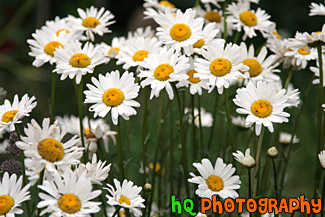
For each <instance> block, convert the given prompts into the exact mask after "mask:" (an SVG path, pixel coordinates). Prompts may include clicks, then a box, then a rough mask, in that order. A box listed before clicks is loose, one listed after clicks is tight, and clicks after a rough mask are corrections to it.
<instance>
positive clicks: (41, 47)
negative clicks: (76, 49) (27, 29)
mask: <svg viewBox="0 0 325 217" xmlns="http://www.w3.org/2000/svg"><path fill="white" fill-rule="evenodd" d="M32 37H33V39H28V40H27V43H28V44H29V48H30V49H31V52H29V53H28V55H29V56H32V57H35V60H34V61H33V66H35V67H41V66H42V65H43V64H44V63H47V62H49V63H50V64H53V63H55V62H56V58H55V57H54V51H55V50H56V49H58V48H62V49H64V48H65V47H66V46H67V45H68V44H69V43H70V37H69V35H68V34H66V32H64V31H63V32H61V33H60V34H59V35H58V36H57V35H56V34H55V32H53V31H51V30H49V29H42V30H39V29H37V30H36V31H35V33H33V34H32Z"/></svg>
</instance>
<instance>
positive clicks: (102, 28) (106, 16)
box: [68, 6, 115, 41]
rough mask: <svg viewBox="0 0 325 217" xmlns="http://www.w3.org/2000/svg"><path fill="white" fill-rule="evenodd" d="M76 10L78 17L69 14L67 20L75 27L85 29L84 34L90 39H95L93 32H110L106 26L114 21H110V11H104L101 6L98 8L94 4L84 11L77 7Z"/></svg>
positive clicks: (111, 16)
mask: <svg viewBox="0 0 325 217" xmlns="http://www.w3.org/2000/svg"><path fill="white" fill-rule="evenodd" d="M77 11H78V14H79V16H80V18H75V17H73V16H69V17H68V21H69V22H71V23H72V24H73V25H74V26H77V27H76V28H78V29H82V30H84V31H86V35H87V37H88V38H89V39H90V40H91V41H94V40H95V36H94V34H97V35H99V36H103V35H104V34H105V33H110V32H111V30H109V29H108V28H107V27H108V26H109V25H112V24H113V23H115V21H112V19H114V15H113V14H112V13H111V12H110V11H108V10H106V11H105V8H103V7H102V8H101V9H100V10H98V9H97V8H95V7H94V6H91V7H90V8H87V9H86V11H84V10H82V9H80V8H78V9H77Z"/></svg>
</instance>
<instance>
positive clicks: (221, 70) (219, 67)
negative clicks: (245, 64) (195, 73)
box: [210, 58, 231, 76]
mask: <svg viewBox="0 0 325 217" xmlns="http://www.w3.org/2000/svg"><path fill="white" fill-rule="evenodd" d="M230 70H231V63H230V61H229V60H227V59H225V58H218V59H215V60H213V61H212V63H211V64H210V71H211V73H212V74H213V75H215V76H224V75H226V74H228V73H229V72H230Z"/></svg>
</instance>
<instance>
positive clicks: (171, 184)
mask: <svg viewBox="0 0 325 217" xmlns="http://www.w3.org/2000/svg"><path fill="white" fill-rule="evenodd" d="M170 103H171V105H170V112H169V115H170V127H169V129H170V132H169V137H170V139H169V145H170V171H169V173H170V174H169V182H170V197H169V198H170V204H171V195H172V194H173V193H174V173H173V171H174V126H173V125H174V118H173V104H172V103H173V101H171V102H170ZM193 119H194V118H193ZM192 125H194V124H193V123H192ZM194 127H195V126H194ZM195 146H196V145H195ZM170 216H172V212H170Z"/></svg>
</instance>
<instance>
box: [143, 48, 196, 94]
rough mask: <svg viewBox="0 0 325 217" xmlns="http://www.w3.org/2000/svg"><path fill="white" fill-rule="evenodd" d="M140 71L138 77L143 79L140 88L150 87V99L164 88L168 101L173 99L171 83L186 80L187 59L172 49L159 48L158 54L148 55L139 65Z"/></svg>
mask: <svg viewBox="0 0 325 217" xmlns="http://www.w3.org/2000/svg"><path fill="white" fill-rule="evenodd" d="M139 64H140V66H141V67H142V69H140V74H139V75H138V77H140V78H145V79H144V80H143V81H142V82H141V86H142V87H145V86H148V85H150V87H151V94H150V99H152V98H153V97H154V96H156V97H159V93H160V91H161V90H162V89H164V88H166V91H167V94H168V96H169V99H173V98H174V92H173V88H172V86H171V82H175V81H181V80H184V79H188V78H189V77H188V75H187V74H186V71H187V69H188V68H189V66H190V65H189V58H187V57H185V56H184V55H182V56H180V53H179V52H177V51H175V50H174V49H173V48H170V49H167V48H166V47H163V48H161V49H160V50H159V51H158V52H156V53H152V54H149V55H148V58H146V59H144V60H143V61H142V62H140V63H139Z"/></svg>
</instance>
